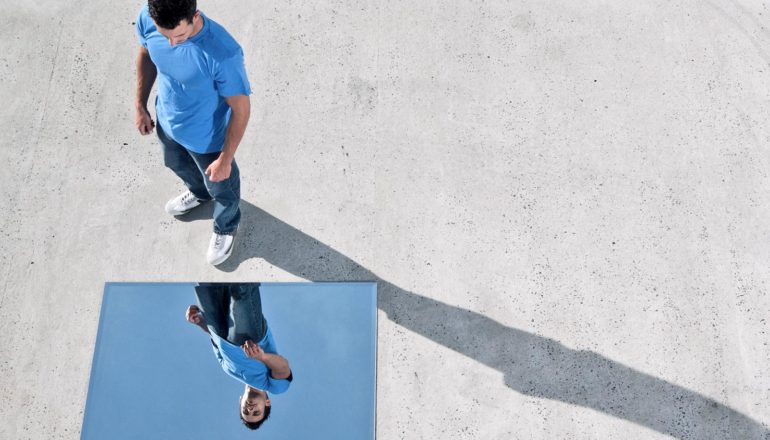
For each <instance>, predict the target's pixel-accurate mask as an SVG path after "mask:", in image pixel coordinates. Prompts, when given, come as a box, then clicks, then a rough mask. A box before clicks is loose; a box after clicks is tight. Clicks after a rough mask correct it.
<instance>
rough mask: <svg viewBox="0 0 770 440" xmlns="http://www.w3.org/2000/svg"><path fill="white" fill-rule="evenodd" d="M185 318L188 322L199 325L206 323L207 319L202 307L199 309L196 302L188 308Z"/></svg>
mask: <svg viewBox="0 0 770 440" xmlns="http://www.w3.org/2000/svg"><path fill="white" fill-rule="evenodd" d="M185 318H187V322H189V323H190V324H195V325H197V326H204V325H206V319H205V318H204V317H203V313H201V309H199V308H198V306H196V305H194V304H193V305H191V306H190V307H188V308H187V312H186V313H185Z"/></svg>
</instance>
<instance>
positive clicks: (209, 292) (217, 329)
mask: <svg viewBox="0 0 770 440" xmlns="http://www.w3.org/2000/svg"><path fill="white" fill-rule="evenodd" d="M195 296H197V297H198V306H199V307H200V309H201V311H202V312H203V316H204V317H205V318H206V324H207V325H208V328H209V331H211V332H214V333H216V334H217V335H218V336H219V337H220V338H223V339H226V340H227V341H229V342H230V343H232V344H234V345H237V346H240V345H242V344H243V343H244V342H246V340H247V339H251V340H252V341H254V342H255V343H259V341H261V340H262V338H264V337H265V334H266V333H267V320H265V317H264V316H263V315H262V297H261V295H260V293H259V283H199V284H198V285H196V286H195Z"/></svg>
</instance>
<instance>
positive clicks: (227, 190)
mask: <svg viewBox="0 0 770 440" xmlns="http://www.w3.org/2000/svg"><path fill="white" fill-rule="evenodd" d="M156 128H157V130H158V139H160V143H161V145H162V146H163V163H164V164H165V165H166V167H168V168H169V169H171V171H173V172H174V173H175V174H176V175H177V176H179V178H180V179H182V182H184V184H185V186H187V189H189V190H190V192H192V193H193V194H194V195H195V197H197V198H198V199H200V200H212V199H213V200H214V203H215V204H214V232H216V233H217V234H235V231H236V230H237V229H238V223H239V222H240V221H241V208H240V202H241V178H240V173H239V172H238V165H237V164H236V163H235V159H233V163H232V170H231V172H230V177H228V178H227V179H225V180H223V181H221V182H212V181H211V180H209V178H208V176H206V175H205V174H203V173H204V171H206V168H208V166H209V165H211V162H214V161H215V160H216V159H217V158H218V157H219V153H207V154H201V153H195V152H193V151H190V150H188V149H187V148H185V147H184V146H182V145H180V144H179V143H178V142H177V141H175V140H174V139H172V138H171V136H169V135H167V134H166V133H165V132H164V131H163V129H162V128H160V124H157V125H156Z"/></svg>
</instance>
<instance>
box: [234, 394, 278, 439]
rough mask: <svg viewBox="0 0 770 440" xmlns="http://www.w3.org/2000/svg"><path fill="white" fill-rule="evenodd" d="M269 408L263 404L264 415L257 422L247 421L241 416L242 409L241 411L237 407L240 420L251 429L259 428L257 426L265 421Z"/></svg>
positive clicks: (268, 414) (268, 415)
mask: <svg viewBox="0 0 770 440" xmlns="http://www.w3.org/2000/svg"><path fill="white" fill-rule="evenodd" d="M265 396H267V393H265ZM270 408H271V407H269V406H265V416H264V417H262V420H260V421H258V422H247V421H246V419H244V418H243V411H241V409H240V408H238V415H240V416H241V422H243V424H244V425H245V426H246V427H247V428H249V429H251V430H252V431H253V430H255V429H259V427H260V426H262V424H263V423H265V420H267V418H268V417H270Z"/></svg>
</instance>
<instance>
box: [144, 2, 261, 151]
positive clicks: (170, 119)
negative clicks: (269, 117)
mask: <svg viewBox="0 0 770 440" xmlns="http://www.w3.org/2000/svg"><path fill="white" fill-rule="evenodd" d="M201 17H202V18H203V28H202V29H201V30H200V31H199V32H198V33H197V34H195V35H194V36H193V37H192V38H190V39H188V40H187V41H185V42H184V43H181V44H177V45H176V46H171V44H170V43H169V41H168V39H166V37H164V36H163V34H161V33H160V32H158V29H157V27H156V26H155V22H154V21H153V19H152V18H151V17H150V14H149V11H148V9H147V6H146V5H145V7H144V8H142V10H141V11H140V12H139V16H138V17H137V19H136V34H137V37H138V38H139V43H140V44H141V45H142V46H144V47H145V48H147V51H148V52H149V53H150V58H151V59H152V62H153V63H154V64H155V67H156V68H157V70H158V77H157V79H158V96H157V98H156V100H155V112H156V115H157V119H158V124H160V126H161V128H162V129H163V131H164V132H166V133H167V134H169V135H170V136H171V138H172V139H174V140H175V141H177V142H179V143H180V144H182V145H183V146H184V147H185V148H187V149H188V150H191V151H194V152H196V153H216V152H219V151H222V148H223V147H224V143H225V132H226V131H227V124H228V122H229V121H230V113H231V110H230V106H229V105H227V102H226V101H225V98H226V97H230V96H235V95H250V94H251V86H250V84H249V79H248V77H247V76H246V69H245V67H244V65H243V50H242V49H241V46H240V45H239V44H238V42H236V41H235V39H233V37H232V36H230V34H229V33H227V31H226V30H225V29H224V28H223V27H222V26H220V25H219V24H218V23H216V22H214V21H213V20H211V19H210V18H208V17H206V16H205V15H203V13H202V12H201Z"/></svg>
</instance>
